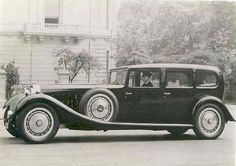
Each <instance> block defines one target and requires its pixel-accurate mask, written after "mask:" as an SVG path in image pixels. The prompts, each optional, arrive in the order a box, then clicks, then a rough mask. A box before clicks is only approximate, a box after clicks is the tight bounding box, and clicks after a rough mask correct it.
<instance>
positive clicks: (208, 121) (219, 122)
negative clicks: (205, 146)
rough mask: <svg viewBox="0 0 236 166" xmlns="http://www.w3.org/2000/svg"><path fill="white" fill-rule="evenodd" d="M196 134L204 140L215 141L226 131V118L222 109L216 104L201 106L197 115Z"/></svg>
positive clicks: (195, 121) (195, 120)
mask: <svg viewBox="0 0 236 166" xmlns="http://www.w3.org/2000/svg"><path fill="white" fill-rule="evenodd" d="M194 123H195V124H194V132H195V133H196V135H197V136H199V137H200V138H202V139H215V138H217V137H219V136H220V134H221V133H222V132H223V130H224V126H225V118H224V114H223V112H222V111H221V109H220V108H219V107H218V106H216V105H214V104H206V105H203V106H201V107H200V108H199V109H198V111H197V112H196V114H195V119H194Z"/></svg>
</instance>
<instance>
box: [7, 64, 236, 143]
mask: <svg viewBox="0 0 236 166" xmlns="http://www.w3.org/2000/svg"><path fill="white" fill-rule="evenodd" d="M223 93H224V80H223V75H222V73H221V71H220V70H219V69H218V68H216V67H213V66H204V65H190V64H148V65H147V64H145V65H133V66H126V67H119V68H116V69H112V70H111V71H110V78H109V83H108V84H107V85H55V86H51V87H47V86H41V92H40V88H39V87H38V86H36V85H32V86H31V89H30V90H29V91H28V90H25V92H24V93H23V94H20V95H16V96H14V97H12V98H11V99H10V100H8V101H7V102H6V103H5V105H4V110H5V114H4V125H5V127H6V129H7V131H8V132H9V133H10V134H11V135H13V136H15V137H18V136H19V137H21V138H22V139H23V140H25V141H26V142H28V143H45V142H48V141H49V140H51V139H52V138H53V137H54V136H55V135H56V133H57V131H58V129H59V126H65V127H66V128H68V129H72V130H104V131H106V130H126V129H145V130H167V131H169V132H170V133H171V134H175V135H180V134H183V133H184V132H186V131H187V130H188V129H193V130H194V132H195V133H196V135H197V136H198V137H199V138H200V139H215V138H217V137H219V136H220V135H221V133H222V132H223V130H224V127H225V123H226V122H227V121H235V120H234V118H233V117H232V115H231V114H230V112H229V111H228V110H227V108H226V106H225V105H224V104H223V103H222V98H223Z"/></svg>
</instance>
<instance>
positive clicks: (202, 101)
mask: <svg viewBox="0 0 236 166" xmlns="http://www.w3.org/2000/svg"><path fill="white" fill-rule="evenodd" d="M205 103H212V104H216V105H217V106H219V107H220V108H221V109H222V111H223V112H224V114H225V117H226V120H227V121H235V119H234V118H233V116H232V115H231V113H230V112H229V110H228V108H227V107H226V106H225V104H224V103H223V101H222V100H221V99H219V98H217V97H215V96H205V97H202V98H200V99H199V100H198V101H197V102H196V103H195V105H194V107H193V109H192V116H194V113H195V112H196V111H197V109H198V108H199V107H200V106H202V105H203V104H205Z"/></svg>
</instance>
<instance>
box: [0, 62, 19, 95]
mask: <svg viewBox="0 0 236 166" xmlns="http://www.w3.org/2000/svg"><path fill="white" fill-rule="evenodd" d="M2 68H3V69H4V70H5V72H6V99H9V98H10V97H11V96H12V94H13V90H14V89H13V86H14V85H18V84H19V82H20V81H19V72H18V67H16V66H15V62H14V60H13V61H11V62H9V63H8V64H7V65H3V66H2Z"/></svg>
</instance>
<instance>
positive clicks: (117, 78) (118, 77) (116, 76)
mask: <svg viewBox="0 0 236 166" xmlns="http://www.w3.org/2000/svg"><path fill="white" fill-rule="evenodd" d="M126 74H127V69H119V70H113V71H111V74H110V84H112V85H125V79H126Z"/></svg>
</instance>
